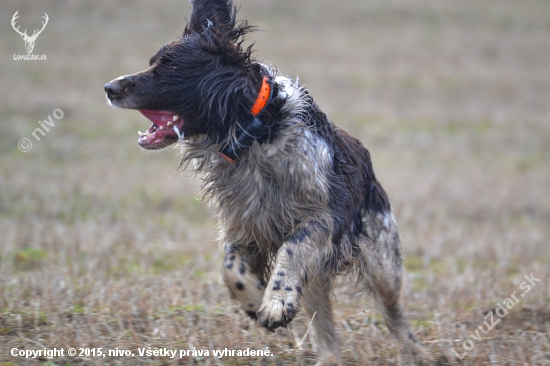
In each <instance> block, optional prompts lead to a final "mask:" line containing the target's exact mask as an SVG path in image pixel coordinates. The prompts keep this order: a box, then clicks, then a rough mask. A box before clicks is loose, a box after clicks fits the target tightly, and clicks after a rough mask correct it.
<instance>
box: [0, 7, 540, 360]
mask: <svg viewBox="0 0 550 366" xmlns="http://www.w3.org/2000/svg"><path fill="white" fill-rule="evenodd" d="M239 2H240V3H241V12H240V15H241V18H245V17H246V18H248V19H250V20H251V22H252V23H254V24H258V25H260V27H261V28H262V31H259V32H256V33H254V34H252V35H250V36H249V37H248V38H249V39H250V41H254V42H255V44H256V49H257V50H258V52H257V53H256V57H257V58H258V59H259V60H268V61H270V62H272V63H273V64H274V65H277V66H278V68H279V69H280V70H281V71H282V73H283V74H287V75H290V76H291V77H295V76H296V75H299V76H300V82H301V83H302V84H305V85H307V87H308V89H309V90H310V91H311V93H312V95H313V96H314V98H315V99H316V100H317V101H318V103H319V104H320V105H321V107H322V108H323V109H324V111H326V112H327V113H328V115H329V117H330V118H331V120H332V121H333V122H334V123H335V124H337V125H339V126H341V127H343V128H344V129H346V130H348V131H349V132H351V133H352V134H353V135H354V136H356V137H358V138H360V139H361V140H362V141H363V143H364V144H365V145H366V146H367V147H368V148H369V150H370V152H371V154H372V157H373V161H374V166H375V170H376V172H377V175H378V178H379V179H380V180H381V182H382V184H383V185H384V187H385V188H386V190H387V191H388V194H389V196H390V199H391V202H392V206H393V208H394V212H395V216H396V218H397V220H398V223H399V225H400V232H401V237H402V242H403V247H404V249H403V250H404V255H405V257H406V261H405V263H406V269H407V276H406V279H407V283H406V291H405V296H404V299H403V300H404V303H405V305H406V309H407V313H408V315H409V318H410V320H411V323H412V325H413V330H414V333H415V334H416V335H417V336H418V338H419V339H420V340H421V341H422V342H423V344H424V345H425V347H426V348H427V349H428V350H429V352H430V353H431V354H433V356H434V358H435V360H436V362H437V363H438V364H455V363H459V364H464V365H485V364H491V365H521V366H523V365H548V364H550V285H549V280H550V264H549V263H550V240H549V238H550V99H549V98H550V2H548V1H546V0H540V1H535V0H524V1H514V0H498V1H497V0H461V1H457V0H455V1H441V0H399V1H398V0H378V1H370V0H369V1H366V0H350V1H345V2H339V1H328V0H307V1H306V0H303V1H293V0H279V1H268V0H240V1H239ZM16 10H19V13H20V16H21V17H20V18H19V20H18V22H19V23H18V24H21V25H22V27H21V29H25V28H29V29H32V28H33V27H34V28H37V27H38V26H39V25H40V22H41V20H42V19H41V17H42V15H43V13H44V12H46V13H47V14H48V16H49V24H48V25H47V27H46V29H45V30H44V32H43V33H42V34H41V35H40V36H39V37H38V39H37V41H36V46H35V49H34V54H38V55H41V54H46V55H47V60H45V61H20V60H17V61H16V60H14V59H13V56H12V55H14V54H16V55H20V54H25V53H26V52H25V49H24V43H23V41H22V39H21V37H20V36H19V35H17V34H16V33H15V32H14V31H13V29H12V28H11V26H10V20H11V17H12V15H13V14H14V13H15V11H16ZM190 10H191V5H190V4H189V2H188V1H187V0H181V1H180V0H177V1H176V0H158V1H146V0H133V1H119V2H117V3H115V2H108V1H102V2H93V1H84V0H75V1H68V0H65V1H54V0H47V1H40V2H36V1H31V0H24V1H20V0H18V1H15V0H2V12H1V13H0V27H1V33H0V40H1V43H0V47H1V51H2V52H1V53H0V80H1V84H0V124H1V130H2V133H1V134H0V155H1V158H0V364H2V365H19V364H22V365H35V364H47V365H74V364H77V365H103V364H116V365H123V364H124V365H126V364H129V365H180V364H183V365H312V364H313V363H314V362H315V353H316V346H315V340H314V337H312V335H311V334H309V333H307V330H308V324H309V319H308V318H306V317H305V316H300V315H299V316H298V317H297V318H296V319H295V321H294V322H293V323H292V324H291V326H290V327H289V328H288V329H279V330H277V332H276V333H275V334H271V333H268V332H266V331H265V330H264V329H260V328H259V327H258V326H256V325H255V324H253V323H252V322H251V321H249V320H248V319H247V318H246V316H245V315H244V314H243V313H242V312H240V311H239V310H238V307H237V306H236V304H235V303H233V302H232V301H231V300H230V299H229V296H228V294H227V291H226V289H225V288H224V286H223V285H222V284H221V283H220V279H219V273H220V267H221V261H222V257H223V256H222V253H221V252H220V250H219V246H218V243H217V242H216V239H215V238H216V229H215V224H216V222H215V219H213V218H211V216H210V214H209V211H208V208H207V207H205V206H204V205H203V204H202V203H201V202H200V195H199V194H198V193H197V192H198V189H199V187H200V180H199V179H198V178H192V177H191V173H190V172H188V171H184V172H181V171H177V168H178V163H179V151H178V150H177V149H172V150H166V151H162V152H158V153H150V152H144V151H141V150H140V148H139V147H138V145H137V134H136V131H137V130H140V129H141V130H143V128H146V126H148V125H149V122H148V121H147V120H146V119H145V118H144V117H142V116H141V115H140V114H139V113H138V112H135V111H124V110H115V109H113V108H110V107H108V106H107V105H106V103H105V97H104V92H103V84H104V83H106V82H107V81H109V80H111V79H114V78H115V77H117V76H119V75H123V74H128V73H132V72H135V71H138V70H141V69H143V68H145V67H146V66H147V62H148V59H149V57H150V55H151V54H153V53H154V52H155V51H156V50H157V49H158V48H159V47H160V46H161V45H162V44H164V43H168V42H169V41H172V40H174V39H175V38H176V37H177V36H178V35H180V34H181V30H182V29H183V26H184V23H185V19H186V16H188V15H189V13H190ZM29 33H30V32H29ZM56 109H61V110H62V111H63V117H62V118H61V119H59V120H57V119H55V118H53V119H52V121H53V122H54V123H55V125H54V126H53V127H50V128H49V129H50V131H49V132H47V133H45V135H44V136H40V135H38V136H39V137H40V141H37V140H36V139H35V138H34V137H33V136H32V135H31V133H32V132H33V131H34V130H35V129H36V128H37V127H40V125H39V124H38V122H39V121H44V120H47V119H48V116H52V117H53V112H54V110H56ZM21 138H29V140H31V142H32V144H33V146H32V149H31V150H30V151H28V152H21V151H20V150H19V149H18V141H19V140H20V139H21ZM531 273H532V274H533V276H534V277H536V278H537V279H540V281H539V282H536V281H535V280H532V281H533V283H534V286H531V287H532V288H531V289H530V291H529V292H528V293H525V292H524V290H525V284H524V285H523V286H524V287H523V288H520V286H521V283H522V282H525V283H527V284H529V282H527V280H526V279H525V278H524V276H525V275H531ZM514 292H515V295H514V296H516V297H517V299H518V303H517V304H516V305H514V306H513V308H511V309H510V310H509V311H508V313H507V314H505V316H504V317H503V318H499V317H498V316H497V315H496V313H493V314H494V319H493V322H496V321H497V319H499V320H500V322H499V323H498V324H497V325H496V326H495V327H494V329H492V330H489V331H488V332H487V333H486V334H485V333H484V332H483V331H482V330H485V331H486V330H487V327H486V326H485V325H484V321H486V322H487V324H490V318H489V317H487V315H486V314H490V312H491V311H495V310H496V309H497V308H498V307H497V306H498V303H499V302H500V303H504V300H505V299H506V298H508V297H509V296H511V295H512V294H513V293H514ZM522 293H523V295H524V296H523V297H521V296H520V294H522ZM361 295H362V294H361V293H358V292H357V291H356V290H354V288H353V287H352V286H351V285H350V284H349V283H346V282H342V284H341V285H340V286H339V287H338V289H337V290H336V291H335V294H334V296H333V300H334V308H335V310H334V312H335V317H336V320H337V330H338V334H339V337H340V339H341V352H342V356H343V360H344V361H345V363H346V364H347V365H366V364H370V365H389V364H402V363H403V359H402V358H401V355H400V354H399V353H398V352H397V350H398V346H399V345H398V344H396V343H395V342H394V341H393V340H392V339H391V337H389V333H388V330H387V329H386V328H385V326H384V325H383V322H382V321H381V320H382V319H381V317H380V314H379V313H378V312H377V311H376V310H375V309H374V308H373V304H372V303H371V302H370V301H369V300H368V299H367V298H366V297H365V296H361ZM500 313H501V314H502V313H503V311H502V310H500ZM480 327H481V330H480ZM476 329H477V330H478V334H479V336H477V335H476ZM306 333H307V334H306ZM472 335H473V336H472ZM476 338H478V339H476ZM54 347H56V348H58V349H59V348H63V349H64V350H65V354H64V356H62V357H56V358H51V359H48V358H44V357H40V358H37V359H26V358H24V357H18V356H12V349H14V348H17V349H18V350H38V349H44V348H47V349H53V348H54ZM70 347H73V348H75V349H77V350H78V349H79V348H89V349H91V348H95V349H97V348H100V347H101V348H102V351H103V352H105V353H107V356H106V357H97V356H96V357H94V356H93V355H91V354H88V355H86V354H85V352H84V353H83V354H82V355H79V354H77V355H76V356H68V355H67V350H68V349H69V348H70ZM149 347H150V348H149ZM266 347H269V350H270V352H271V353H272V354H273V355H272V356H264V357H258V356H247V357H245V356H242V357H237V356H232V357H231V356H227V357H222V358H217V357H213V355H212V352H213V351H214V350H222V349H225V348H228V349H233V350H245V349H246V348H250V349H254V350H260V349H261V350H265V349H266ZM465 347H466V348H465ZM144 348H145V349H150V350H155V349H162V348H166V349H169V350H193V349H195V351H196V350H203V351H208V352H209V355H208V356H205V355H204V353H205V352H203V355H202V356H200V355H198V354H197V353H195V354H191V355H190V356H185V357H183V358H181V359H180V358H179V357H176V358H174V359H171V358H169V357H165V356H139V354H138V352H139V349H144ZM116 349H118V350H122V351H125V350H129V351H130V352H132V353H134V354H135V356H120V355H119V354H118V353H117V355H116V356H115V355H113V354H111V355H109V354H108V352H109V350H116ZM453 350H454V352H456V353H457V354H458V355H459V356H460V355H463V354H464V352H467V354H466V355H463V356H462V358H463V359H462V360H461V361H457V357H456V356H455V355H454V353H453ZM78 352H79V353H80V351H78Z"/></svg>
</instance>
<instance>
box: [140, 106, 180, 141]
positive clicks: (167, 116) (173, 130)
mask: <svg viewBox="0 0 550 366" xmlns="http://www.w3.org/2000/svg"><path fill="white" fill-rule="evenodd" d="M139 111H140V112H141V114H143V115H144V116H145V117H147V118H148V119H149V120H150V121H151V122H153V124H152V125H151V127H149V128H148V129H147V131H145V133H144V132H141V131H138V133H139V140H138V143H139V146H141V147H142V148H143V149H147V150H158V149H162V148H164V147H166V146H168V145H171V144H173V143H175V142H181V141H183V132H182V128H183V118H181V116H179V115H178V114H176V113H174V112H169V111H152V110H148V109H140V110H139Z"/></svg>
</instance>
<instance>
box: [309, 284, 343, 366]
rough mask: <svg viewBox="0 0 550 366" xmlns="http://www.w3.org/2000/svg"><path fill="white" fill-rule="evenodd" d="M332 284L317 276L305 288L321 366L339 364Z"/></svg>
mask: <svg viewBox="0 0 550 366" xmlns="http://www.w3.org/2000/svg"><path fill="white" fill-rule="evenodd" d="M330 293H331V284H330V281H323V280H322V279H321V278H319V277H318V276H316V277H315V278H313V279H311V280H310V283H309V284H308V286H306V287H305V288H304V297H303V299H302V304H303V306H304V310H305V311H306V312H307V314H308V315H309V317H310V318H311V317H313V320H312V326H313V330H314V332H315V338H316V339H317V350H318V353H319V363H318V364H317V365H319V366H321V365H322V366H329V365H330V366H333V365H339V364H340V363H339V356H338V354H339V352H338V347H339V345H338V340H337V338H336V331H335V330H334V324H333V321H332V309H331V304H330Z"/></svg>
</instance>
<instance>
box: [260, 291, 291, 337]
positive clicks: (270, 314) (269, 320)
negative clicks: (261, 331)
mask: <svg viewBox="0 0 550 366" xmlns="http://www.w3.org/2000/svg"><path fill="white" fill-rule="evenodd" d="M297 312H298V304H297V303H294V302H292V301H285V299H283V298H280V297H275V298H273V299H268V300H264V302H263V303H262V306H261V307H260V310H258V311H257V312H256V317H257V318H258V323H259V324H260V326H262V327H264V328H266V329H267V330H269V331H272V332H273V331H275V329H277V328H279V327H286V325H287V324H288V323H290V322H291V321H292V319H294V317H295V316H296V313H297Z"/></svg>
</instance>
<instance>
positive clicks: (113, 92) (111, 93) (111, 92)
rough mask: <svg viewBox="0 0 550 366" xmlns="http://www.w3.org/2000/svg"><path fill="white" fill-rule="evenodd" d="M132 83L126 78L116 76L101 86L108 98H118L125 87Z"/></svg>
mask: <svg viewBox="0 0 550 366" xmlns="http://www.w3.org/2000/svg"><path fill="white" fill-rule="evenodd" d="M132 85H133V83H132V82H131V81H130V80H128V79H126V78H118V79H115V80H112V81H109V82H108V83H107V84H105V85H104V86H103V89H105V92H106V93H107V97H108V98H109V99H116V98H120V97H121V96H122V95H123V94H124V91H125V90H126V88H128V87H130V86H132Z"/></svg>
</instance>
